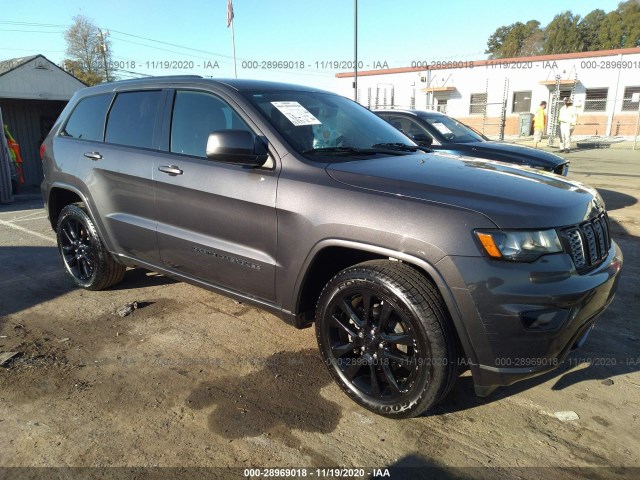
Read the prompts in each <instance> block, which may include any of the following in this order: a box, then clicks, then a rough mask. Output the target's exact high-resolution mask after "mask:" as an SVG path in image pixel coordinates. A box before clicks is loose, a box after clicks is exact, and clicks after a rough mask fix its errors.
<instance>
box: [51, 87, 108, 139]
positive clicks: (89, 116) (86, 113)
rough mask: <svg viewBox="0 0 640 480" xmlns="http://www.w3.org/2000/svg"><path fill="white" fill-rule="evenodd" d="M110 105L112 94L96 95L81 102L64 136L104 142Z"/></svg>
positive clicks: (72, 114)
mask: <svg viewBox="0 0 640 480" xmlns="http://www.w3.org/2000/svg"><path fill="white" fill-rule="evenodd" d="M110 103H111V94H105V95H95V96H93V97H87V98H84V99H82V100H80V102H79V103H78V105H77V106H76V108H74V110H73V113H71V116H70V117H69V120H68V121H67V124H66V125H65V127H64V130H63V131H62V135H64V136H67V137H73V138H81V139H83V140H95V141H102V132H103V129H104V118H105V116H106V114H107V109H108V108H109V104H110Z"/></svg>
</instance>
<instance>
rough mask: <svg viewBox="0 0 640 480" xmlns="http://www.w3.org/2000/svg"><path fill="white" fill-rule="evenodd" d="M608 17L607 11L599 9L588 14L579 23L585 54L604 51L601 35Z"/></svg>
mask: <svg viewBox="0 0 640 480" xmlns="http://www.w3.org/2000/svg"><path fill="white" fill-rule="evenodd" d="M606 17H607V14H606V13H605V11H604V10H601V9H599V8H598V9H596V10H593V11H591V12H590V13H589V14H587V16H585V17H584V18H583V19H582V21H581V22H580V23H579V25H578V30H579V31H580V36H581V37H582V42H583V45H582V49H583V50H584V51H585V52H587V51H594V50H602V47H601V46H600V38H599V33H600V30H601V28H602V24H603V22H604V20H605V18H606Z"/></svg>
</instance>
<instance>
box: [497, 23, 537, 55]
mask: <svg viewBox="0 0 640 480" xmlns="http://www.w3.org/2000/svg"><path fill="white" fill-rule="evenodd" d="M541 34H542V31H541V30H540V22H538V21H537V20H529V21H528V22H527V23H526V24H524V23H522V22H516V23H513V24H511V25H508V26H502V27H499V28H497V29H496V31H495V32H494V33H493V34H492V35H491V36H490V37H489V40H488V41H487V49H486V50H485V53H488V54H489V58H510V57H520V56H526V55H535V54H537V53H539V52H540V50H541V46H542V43H541V40H542V35H541Z"/></svg>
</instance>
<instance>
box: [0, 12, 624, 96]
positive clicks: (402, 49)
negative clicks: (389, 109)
mask: <svg viewBox="0 0 640 480" xmlns="http://www.w3.org/2000/svg"><path fill="white" fill-rule="evenodd" d="M617 5H618V1H617V0H615V1H611V0H581V1H579V2H577V1H567V0H536V1H535V2H529V1H527V2H521V1H515V0H493V1H491V2H481V1H472V0H449V1H444V2H439V1H433V0H432V1H425V0H396V1H394V2H389V1H383V0H359V1H358V60H359V62H362V66H363V68H364V69H365V70H368V69H373V68H375V67H383V68H386V67H388V68H394V67H407V66H412V63H413V62H419V61H422V62H427V63H429V62H432V61H447V60H458V61H464V60H480V59H484V58H486V54H484V50H485V48H486V44H487V39H488V38H489V36H490V35H491V34H492V33H493V32H494V31H495V30H496V28H498V27H500V26H502V25H508V24H511V23H514V22H517V21H521V22H523V23H524V22H526V21H528V20H531V19H535V20H538V21H539V22H540V23H541V25H542V26H545V25H546V24H548V23H549V22H550V21H551V20H552V19H553V17H554V16H555V15H556V14H558V13H561V12H563V11H566V10H570V11H572V12H573V13H574V14H579V15H581V16H584V15H586V14H587V13H589V12H590V11H591V10H593V9H595V8H601V9H603V10H605V11H606V12H609V11H610V10H614V9H615V8H616V7H617ZM0 6H2V12H3V13H2V16H1V17H0V60H5V59H8V58H15V57H22V56H28V55H34V54H38V53H40V54H42V55H44V56H45V57H47V58H48V59H49V60H51V61H53V62H55V63H60V62H61V61H62V59H63V58H65V49H66V43H65V40H64V35H63V32H64V30H65V29H66V28H68V26H69V25H71V23H72V22H73V20H72V17H73V16H75V15H78V14H82V15H85V16H87V17H89V18H90V19H92V20H93V21H94V23H95V24H96V25H97V26H98V27H100V28H101V29H103V30H104V31H108V32H109V38H110V41H111V49H112V55H113V59H114V60H116V61H118V62H121V64H120V65H121V67H123V70H126V71H127V72H134V73H125V72H123V73H122V74H121V76H122V78H125V77H132V76H134V75H135V74H147V75H149V74H150V75H177V74H197V75H203V76H211V77H217V78H232V77H233V76H234V75H235V73H234V65H233V49H232V32H231V28H228V27H227V0H209V1H204V0H182V1H179V2H178V1H175V0H174V1H167V0H155V1H150V0H137V1H136V0H128V1H123V0H112V1H109V2H105V1H95V0H93V1H90V0H84V1H77V0H56V1H51V0H22V1H12V0H0ZM233 10H234V15H235V18H234V25H233V27H234V28H233V30H234V32H235V50H236V68H237V76H238V78H257V79H264V80H275V81H286V82H289V83H299V84H304V85H310V86H315V87H320V88H326V89H328V90H337V88H335V85H336V79H335V74H336V73H338V72H344V71H349V70H351V69H352V64H353V59H354V2H353V1H349V0H322V1H304V0H269V1H264V0H263V1H260V0H233ZM184 47H186V48H184ZM269 62H271V63H269ZM276 62H281V63H280V64H278V63H276ZM282 62H286V67H288V68H285V63H282ZM349 62H350V63H349ZM256 67H257V68H256Z"/></svg>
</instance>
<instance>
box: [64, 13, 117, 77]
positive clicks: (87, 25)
mask: <svg viewBox="0 0 640 480" xmlns="http://www.w3.org/2000/svg"><path fill="white" fill-rule="evenodd" d="M64 38H65V40H66V42H67V52H66V53H67V58H66V59H64V60H63V66H64V67H65V69H66V70H67V71H70V72H72V73H73V75H74V76H76V77H77V78H78V79H80V80H81V81H83V82H84V83H86V84H87V85H96V84H98V83H102V82H104V81H107V80H113V79H114V72H113V71H112V70H111V68H110V65H111V45H110V42H109V39H108V37H105V36H103V34H102V32H101V31H100V29H99V28H98V27H97V26H96V25H95V24H94V23H93V21H92V20H91V19H89V18H87V17H85V16H84V15H77V16H75V17H73V25H71V26H70V27H69V28H68V29H67V30H66V31H65V33H64Z"/></svg>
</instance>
